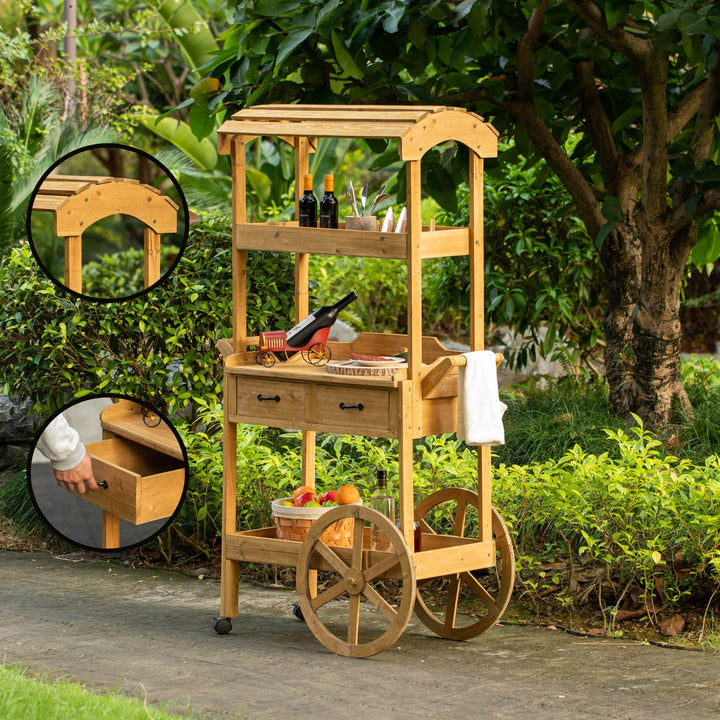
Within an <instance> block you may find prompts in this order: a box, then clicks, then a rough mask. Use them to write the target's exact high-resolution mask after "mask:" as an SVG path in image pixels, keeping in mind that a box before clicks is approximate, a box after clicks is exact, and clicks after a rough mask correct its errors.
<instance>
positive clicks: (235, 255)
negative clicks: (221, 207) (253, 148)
mask: <svg viewBox="0 0 720 720" xmlns="http://www.w3.org/2000/svg"><path fill="white" fill-rule="evenodd" d="M246 145H247V138H245V136H244V135H236V136H235V137H234V138H233V139H232V144H231V146H230V163H231V172H232V187H233V191H232V252H231V256H232V285H233V288H232V289H233V293H232V296H233V319H232V324H233V346H234V350H235V352H245V350H247V250H238V249H237V248H236V247H235V244H236V242H237V237H238V232H239V230H238V224H241V223H244V222H245V221H246V218H247V189H246V186H245V182H246V180H245V146H246Z"/></svg>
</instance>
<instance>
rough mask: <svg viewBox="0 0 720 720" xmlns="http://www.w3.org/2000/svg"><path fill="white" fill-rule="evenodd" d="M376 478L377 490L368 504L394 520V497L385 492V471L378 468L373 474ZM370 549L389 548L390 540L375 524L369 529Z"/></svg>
mask: <svg viewBox="0 0 720 720" xmlns="http://www.w3.org/2000/svg"><path fill="white" fill-rule="evenodd" d="M375 476H376V478H377V490H376V491H375V494H374V495H372V497H371V498H370V502H369V505H370V507H371V508H373V510H377V511H378V512H380V513H382V514H383V515H385V517H387V518H388V519H389V520H390V522H392V523H394V522H395V498H394V497H392V495H388V492H387V471H386V470H383V469H382V468H378V469H377V471H376V474H375ZM370 549H371V550H390V549H391V547H390V540H389V538H388V536H387V535H386V534H385V533H384V532H383V531H382V530H380V528H378V527H377V526H376V525H373V526H372V527H371V529H370Z"/></svg>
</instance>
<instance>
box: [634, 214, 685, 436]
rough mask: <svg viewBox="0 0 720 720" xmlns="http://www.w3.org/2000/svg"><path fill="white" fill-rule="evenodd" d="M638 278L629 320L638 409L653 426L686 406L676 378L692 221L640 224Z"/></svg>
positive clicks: (678, 364)
mask: <svg viewBox="0 0 720 720" xmlns="http://www.w3.org/2000/svg"><path fill="white" fill-rule="evenodd" d="M643 232H644V235H645V238H644V241H643V248H644V252H643V263H642V282H641V286H640V295H639V302H638V310H637V313H636V314H635V320H634V323H633V348H634V351H635V379H636V383H637V387H638V397H637V410H636V412H637V414H638V415H639V416H640V417H642V419H643V421H644V422H645V423H646V424H647V425H648V427H650V428H652V429H657V428H659V427H661V426H662V425H667V424H668V423H670V422H672V421H673V419H674V417H673V415H674V413H673V410H674V409H678V408H679V407H682V408H684V409H685V410H690V409H691V408H690V403H689V401H688V398H687V394H686V392H685V388H684V387H683V386H682V383H681V382H680V343H681V338H682V327H681V325H680V285H681V281H682V277H683V274H684V272H685V268H686V266H687V261H688V255H689V254H690V248H691V247H692V245H693V244H694V242H695V239H696V235H697V229H696V228H695V226H694V225H693V224H691V223H690V222H688V223H684V224H683V225H682V227H681V228H680V229H678V230H675V231H674V233H673V232H671V231H670V230H669V229H668V227H667V226H663V225H661V224H657V225H652V224H650V225H648V226H647V227H646V228H644V229H643Z"/></svg>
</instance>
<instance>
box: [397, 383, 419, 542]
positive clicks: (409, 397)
mask: <svg viewBox="0 0 720 720" xmlns="http://www.w3.org/2000/svg"><path fill="white" fill-rule="evenodd" d="M398 392H399V393H400V395H399V397H400V402H399V403H398V405H399V408H398V412H399V418H398V519H399V521H400V532H401V533H402V534H403V537H404V538H405V542H406V543H407V545H408V547H409V548H410V549H413V548H414V547H415V535H414V532H413V522H414V514H415V506H414V498H413V431H412V423H413V414H412V409H413V384H412V381H411V380H403V381H402V382H401V383H400V387H399V389H398Z"/></svg>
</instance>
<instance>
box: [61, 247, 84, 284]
mask: <svg viewBox="0 0 720 720" xmlns="http://www.w3.org/2000/svg"><path fill="white" fill-rule="evenodd" d="M65 287H67V288H68V289H70V290H72V291H73V292H76V293H81V292H82V235H70V236H68V237H66V238H65Z"/></svg>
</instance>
